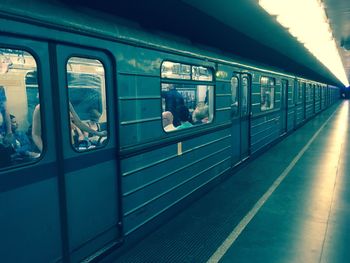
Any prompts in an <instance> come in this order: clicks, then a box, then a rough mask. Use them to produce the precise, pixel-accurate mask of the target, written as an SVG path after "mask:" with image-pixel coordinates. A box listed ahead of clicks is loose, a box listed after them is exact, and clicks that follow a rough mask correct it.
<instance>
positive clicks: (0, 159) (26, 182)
mask: <svg viewBox="0 0 350 263" xmlns="http://www.w3.org/2000/svg"><path fill="white" fill-rule="evenodd" d="M48 65H50V59H49V47H48V44H47V43H45V42H41V41H36V40H31V39H28V38H22V37H13V36H11V37H10V36H6V34H5V33H2V36H1V39H0V69H1V70H0V100H1V111H2V112H1V114H0V116H1V117H0V118H1V121H0V124H3V123H6V117H4V118H3V116H6V114H5V113H6V112H7V113H8V114H11V115H12V116H11V117H10V116H9V117H10V118H11V120H8V121H10V122H9V126H8V127H11V129H12V132H13V133H12V136H13V138H14V139H15V144H13V146H10V147H11V149H13V150H11V151H9V150H10V147H9V146H8V144H3V141H2V140H1V142H0V146H1V147H0V207H1V212H0V213H1V216H0V233H1V235H0V243H1V247H0V258H1V262H51V261H53V258H56V259H58V258H61V252H62V249H61V244H62V243H61V228H60V220H59V213H60V212H59V200H58V186H57V171H58V167H59V164H58V162H57V160H56V153H55V151H54V149H55V134H56V132H55V129H54V127H55V125H54V122H53V120H52V118H53V108H52V94H51V79H50V67H49V66H48ZM39 103H40V105H41V111H40V112H38V113H39V114H36V115H35V116H36V117H35V120H37V121H38V122H40V124H41V125H39V126H38V125H34V123H33V115H34V114H33V112H34V109H36V108H37V106H38V104H39ZM14 121H15V123H16V125H15V126H13V125H14ZM33 130H34V131H38V133H36V132H34V133H35V135H37V137H36V138H35V139H34V137H33V136H32V134H33V133H32V131H33ZM17 136H18V137H17ZM39 138H40V139H39ZM32 139H33V141H32ZM36 139H38V140H36ZM39 140H40V142H41V148H39V143H38V144H36V143H35V142H39ZM5 146H6V147H5ZM12 147H13V148H12Z"/></svg>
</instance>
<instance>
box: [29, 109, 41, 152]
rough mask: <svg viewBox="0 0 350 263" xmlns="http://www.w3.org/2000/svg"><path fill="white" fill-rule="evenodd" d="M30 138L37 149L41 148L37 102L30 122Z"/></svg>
mask: <svg viewBox="0 0 350 263" xmlns="http://www.w3.org/2000/svg"><path fill="white" fill-rule="evenodd" d="M32 138H33V142H34V143H35V145H36V147H38V149H39V151H40V152H42V150H43V141H42V138H41V117H40V104H38V105H37V106H36V107H35V109H34V112H33V122H32Z"/></svg>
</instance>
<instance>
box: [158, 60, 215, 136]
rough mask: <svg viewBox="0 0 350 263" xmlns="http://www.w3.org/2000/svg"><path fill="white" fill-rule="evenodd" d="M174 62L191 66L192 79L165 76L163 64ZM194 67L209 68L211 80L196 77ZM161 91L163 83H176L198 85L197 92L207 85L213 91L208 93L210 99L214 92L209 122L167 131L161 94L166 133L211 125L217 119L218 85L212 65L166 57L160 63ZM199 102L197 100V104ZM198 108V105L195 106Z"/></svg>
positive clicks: (210, 105) (208, 89)
mask: <svg viewBox="0 0 350 263" xmlns="http://www.w3.org/2000/svg"><path fill="white" fill-rule="evenodd" d="M167 62H169V63H174V64H180V65H187V66H190V79H184V78H176V77H173V78H169V77H163V76H162V68H163V64H164V63H167ZM194 67H198V68H205V69H207V70H209V71H210V73H211V80H199V79H195V78H193V68H194ZM159 76H160V92H161V93H162V90H163V84H175V85H189V86H193V87H196V92H198V86H201V85H202V86H206V88H207V92H208V91H210V90H212V91H211V92H209V93H208V94H209V95H208V97H209V98H208V99H210V94H212V99H211V100H210V102H211V103H210V104H209V105H208V111H209V112H208V122H207V123H201V124H195V125H192V126H190V127H186V128H181V129H174V130H171V131H166V130H165V129H164V127H163V123H162V120H163V117H162V114H163V112H165V111H163V97H162V95H161V103H160V105H161V108H160V111H161V114H160V116H161V127H162V131H163V132H164V133H165V134H173V133H177V132H179V131H182V130H192V129H193V128H196V127H203V126H205V125H210V124H212V123H214V120H215V87H216V82H215V69H214V67H212V66H207V65H200V64H196V63H187V62H184V63H183V62H179V61H174V60H167V59H164V60H163V61H162V62H161V64H160V74H159ZM197 103H198V102H197V101H196V104H197ZM195 108H196V106H195ZM195 108H194V109H193V111H194V110H195Z"/></svg>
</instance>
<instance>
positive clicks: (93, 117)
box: [89, 109, 101, 122]
mask: <svg viewBox="0 0 350 263" xmlns="http://www.w3.org/2000/svg"><path fill="white" fill-rule="evenodd" d="M89 114H90V120H91V121H93V122H98V121H99V120H100V117H101V113H100V112H99V111H98V110H96V109H91V110H90V111H89Z"/></svg>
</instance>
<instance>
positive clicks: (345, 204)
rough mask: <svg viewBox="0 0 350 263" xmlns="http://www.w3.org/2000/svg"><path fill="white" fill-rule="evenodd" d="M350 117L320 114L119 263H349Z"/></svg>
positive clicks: (334, 110) (345, 106)
mask: <svg viewBox="0 0 350 263" xmlns="http://www.w3.org/2000/svg"><path fill="white" fill-rule="evenodd" d="M349 112H350V103H349V102H348V101H343V102H342V103H340V104H337V105H334V106H332V107H331V108H329V109H327V110H326V111H324V112H322V113H321V114H319V115H318V116H316V117H315V118H314V119H312V120H311V121H309V122H308V123H307V124H305V125H304V126H303V127H301V128H300V129H298V130H297V131H295V132H294V133H292V134H291V135H289V136H288V137H286V138H285V139H284V140H283V141H281V142H280V143H278V144H277V145H275V146H273V147H272V148H271V149H270V150H269V151H268V152H266V153H265V154H263V155H261V156H260V157H258V158H256V159H254V160H252V161H250V162H249V164H248V165H246V166H244V167H243V168H242V169H240V170H239V171H238V172H236V173H235V174H233V175H232V176H231V177H230V178H229V179H227V180H225V181H224V182H223V183H222V184H220V185H218V186H217V187H216V188H214V189H213V190H212V191H210V192H208V193H207V194H206V195H205V196H203V198H201V199H199V200H198V201H196V202H194V203H193V204H192V205H191V206H189V207H188V208H187V209H186V210H184V211H183V212H181V213H180V214H178V216H176V217H175V218H173V219H172V220H170V221H169V222H168V223H167V224H165V225H164V226H162V227H161V228H159V229H158V230H157V231H155V232H154V233H152V234H151V235H150V236H148V237H147V238H145V239H144V240H143V241H141V242H140V243H138V244H137V245H136V246H135V247H133V248H132V249H130V250H128V251H127V252H126V253H124V254H123V255H121V256H119V257H118V258H116V259H113V262H118V263H119V262H120V263H121V262H132V263H137V262H142V263H146V262H147V263H148V262H149V263H163V262H171V263H173V262H181V263H184V262H193V263H198V262H225V263H235V262H239V263H243V262H244V263H248V262H249V263H251V262H254V263H255V262H259V263H265V262H276V263H277V262H278V263H285V262H297V263H303V262H305V263H313V262H322V263H344V262H349V259H350V162H349V161H348V160H349V159H350V142H349V139H350V136H349V135H350V129H349V122H350V114H349Z"/></svg>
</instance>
